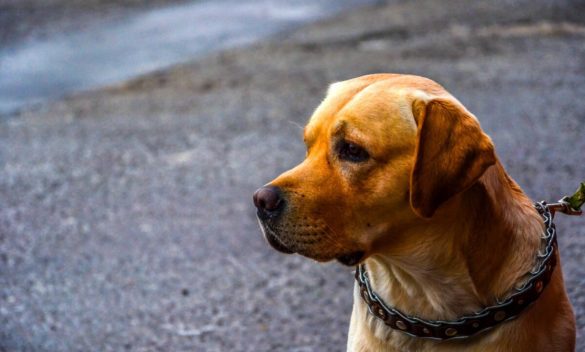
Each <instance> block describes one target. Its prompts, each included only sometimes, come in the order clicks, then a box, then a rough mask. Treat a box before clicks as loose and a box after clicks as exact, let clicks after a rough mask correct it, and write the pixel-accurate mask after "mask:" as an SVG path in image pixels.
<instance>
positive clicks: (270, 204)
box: [254, 186, 284, 217]
mask: <svg viewBox="0 0 585 352" xmlns="http://www.w3.org/2000/svg"><path fill="white" fill-rule="evenodd" d="M254 205H255V206H256V208H258V215H260V217H273V216H277V215H278V214H280V212H281V210H282V208H283V207H284V199H283V198H282V195H281V192H280V188H278V187H275V186H264V187H261V188H258V189H257V190H256V192H254Z"/></svg>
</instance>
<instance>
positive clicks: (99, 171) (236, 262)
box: [0, 0, 585, 351]
mask: <svg viewBox="0 0 585 352" xmlns="http://www.w3.org/2000/svg"><path fill="white" fill-rule="evenodd" d="M583 10H584V6H583V3H582V2H570V1H566V2H555V3H554V4H551V3H549V2H547V1H502V2H497V3H496V2H491V1H490V2H467V1H450V2H448V3H447V2H436V1H431V0H427V1H424V0H416V1H408V2H392V3H388V4H386V5H382V6H377V7H372V8H366V9H361V10H359V11H353V12H351V13H347V14H344V15H342V16H339V17H337V18H336V19H332V20H327V21H325V22H321V23H318V24H315V25H311V26H308V27H305V28H303V29H301V30H298V31H296V32H293V33H288V34H286V35H282V36H280V37H279V38H277V39H276V40H274V41H273V42H270V43H264V44H261V45H257V46H254V47H251V48H246V49H240V50H232V51H227V52H223V53H220V54H216V55H211V56H209V57H207V58H205V59H203V60H199V61H197V62H193V63H189V64H185V65H182V66H178V67H175V68H173V69H170V70H167V71H164V72H158V73H156V74H152V75H149V76H146V77H144V78H140V79H137V80H133V81H131V82H127V83H124V84H121V85H119V86H117V87H111V88H109V89H104V90H99V91H93V92H88V93H84V94H79V95H77V96H74V97H70V98H68V99H64V100H62V101H59V102H56V103H53V104H49V105H44V106H41V107H38V108H36V109H34V110H28V111H25V112H22V113H20V114H17V115H12V116H4V117H0V351H123V350H128V351H342V350H344V345H345V338H346V332H347V325H348V321H349V313H350V308H351V287H352V285H353V278H352V273H351V270H349V269H348V268H344V267H341V266H340V265H337V264H335V263H331V264H325V265H323V264H316V263H314V262H312V261H310V260H308V259H305V258H301V257H299V256H295V255H293V256H285V255H282V254H279V253H276V252H275V251H274V250H272V249H270V248H269V247H268V245H267V244H265V243H264V240H263V239H262V237H261V235H260V232H259V230H258V227H257V224H256V220H255V216H254V209H253V206H252V203H251V194H252V192H253V191H254V189H255V188H256V187H258V186H260V185H262V184H263V183H265V182H267V181H269V180H270V179H271V178H272V177H274V176H275V175H277V174H278V173H280V172H282V171H284V170H286V169H288V168H289V167H291V166H293V165H295V164H296V163H297V162H299V161H300V160H301V159H302V157H303V155H304V147H303V145H302V139H301V129H300V127H299V126H300V125H302V124H304V122H305V121H306V119H307V118H308V116H309V115H310V114H311V112H312V110H313V109H314V108H315V106H316V105H317V104H318V103H319V101H320V100H321V99H322V97H323V94H324V92H325V90H326V86H327V84H328V83H329V82H332V81H337V80H341V79H346V78H350V77H354V76H358V75H362V74H367V73H373V72H408V73H415V74H420V75H423V76H427V77H430V78H433V79H435V80H437V81H438V82H440V83H441V84H443V85H444V86H445V87H446V88H447V89H448V90H450V91H451V92H452V93H453V94H454V95H455V96H456V97H458V98H459V99H460V100H461V101H462V102H463V103H464V104H465V105H466V106H467V107H468V108H469V109H470V110H471V111H472V112H474V113H475V114H476V115H477V116H478V117H479V119H480V121H481V123H482V126H483V127H484V129H485V130H486V131H487V132H488V133H489V134H490V135H491V137H492V138H493V140H494V142H495V144H496V148H497V151H498V153H499V156H500V158H501V160H502V162H503V164H504V165H505V166H506V168H507V170H508V171H509V173H510V174H511V175H512V177H514V178H515V179H516V180H517V181H518V183H519V184H520V185H521V186H522V187H523V188H524V190H525V191H526V192H527V193H528V194H529V195H530V196H531V197H533V198H534V199H538V200H539V199H547V200H556V199H557V198H558V197H559V196H561V195H564V194H567V193H570V192H572V191H573V190H574V189H575V188H576V186H577V183H578V182H579V181H582V180H583V179H585V163H584V161H585V158H584V156H583V155H584V152H583V151H584V150H585V138H583V136H584V134H583V133H584V130H585V129H584V127H583V126H584V125H585V99H583V96H585V74H584V73H585V20H584V19H583V18H582V16H581V15H579V14H580V13H581V14H582V13H583ZM584 224H585V219H584V218H568V217H563V216H559V217H558V218H557V228H558V230H559V241H560V247H561V258H562V265H563V269H564V274H565V278H566V285H567V289H568V291H569V293H570V296H571V300H572V302H573V305H574V307H575V311H576V313H577V315H578V326H579V338H578V348H577V350H578V351H580V350H585V292H584V290H583V287H584V286H585V259H584V253H585V226H584Z"/></svg>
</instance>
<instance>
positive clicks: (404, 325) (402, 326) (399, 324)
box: [396, 320, 406, 330]
mask: <svg viewBox="0 0 585 352" xmlns="http://www.w3.org/2000/svg"><path fill="white" fill-rule="evenodd" d="M396 326H397V327H398V328H399V329H400V330H406V324H405V323H404V322H403V321H402V320H397V321H396Z"/></svg>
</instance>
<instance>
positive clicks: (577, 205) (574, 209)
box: [548, 182, 585, 216]
mask: <svg viewBox="0 0 585 352" xmlns="http://www.w3.org/2000/svg"><path fill="white" fill-rule="evenodd" d="M583 204H585V182H581V184H580V185H579V188H577V191H575V193H574V194H573V195H572V196H570V197H569V196H565V197H563V198H561V199H560V200H559V201H558V202H557V203H551V204H548V208H549V209H550V211H551V213H552V214H553V216H554V215H555V212H557V211H560V212H561V213H564V214H567V215H581V214H583V211H582V210H581V207H582V206H583Z"/></svg>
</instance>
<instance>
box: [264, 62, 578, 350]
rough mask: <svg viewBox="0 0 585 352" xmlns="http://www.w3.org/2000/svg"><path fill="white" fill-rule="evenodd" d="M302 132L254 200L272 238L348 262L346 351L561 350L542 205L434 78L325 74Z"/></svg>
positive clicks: (280, 245)
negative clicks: (289, 163)
mask: <svg viewBox="0 0 585 352" xmlns="http://www.w3.org/2000/svg"><path fill="white" fill-rule="evenodd" d="M304 140H305V143H306V145H307V156H306V159H305V160H304V161H303V162H302V163H301V164H300V165H298V166H296V167H295V168H293V169H292V170H289V171H287V172H285V173H283V174H282V175H280V176H279V177H278V178H276V179H275V180H274V181H272V182H270V183H269V184H268V185H266V186H264V187H262V188H260V189H259V190H257V191H256V193H255V194H254V203H255V205H256V207H257V208H258V213H257V214H258V218H259V221H260V224H261V228H262V230H263V232H264V235H265V237H266V239H267V241H268V242H269V243H270V244H271V245H272V246H273V247H274V248H275V249H277V250H279V251H281V252H285V253H299V254H301V255H304V256H307V257H309V258H313V259H315V260H318V261H329V260H333V259H336V260H338V261H339V262H341V263H343V264H345V265H351V266H353V265H357V274H356V278H357V283H356V286H355V290H354V306H353V313H352V317H351V323H350V327H349V338H348V345H347V349H348V351H530V352H534V351H573V350H574V348H575V318H574V314H573V311H572V308H571V305H570V303H569V299H568V297H567V294H566V292H565V288H564V283H563V277H562V272H561V267H560V265H559V264H558V250H557V248H556V241H555V240H554V236H553V235H554V228H553V226H554V225H550V222H548V220H547V221H544V220H543V219H546V218H547V217H549V218H550V214H548V213H547V210H546V207H541V208H539V209H536V208H535V206H534V205H533V204H532V202H531V201H530V199H528V197H527V196H526V195H525V194H524V193H523V192H522V190H521V189H520V187H518V185H517V184H516V183H515V182H514V181H513V180H512V179H511V178H510V176H508V174H507V173H506V172H505V170H504V168H503V167H502V165H501V164H500V162H499V161H498V159H497V157H496V155H495V152H494V147H493V144H492V141H491V140H490V138H489V137H488V136H487V135H486V134H485V133H484V132H483V131H482V130H481V128H480V125H479V123H478V121H477V119H476V118H475V117H474V116H473V115H472V114H471V113H470V112H469V111H467V109H466V108H465V107H464V106H463V105H462V104H461V103H460V102H459V101H457V99H455V98H454V97H453V96H451V95H450V94H449V93H448V92H447V91H446V90H445V89H444V88H443V87H441V86H440V85H439V84H437V83H435V82H433V81H431V80H429V79H425V78H422V77H417V76H410V75H395V74H377V75H368V76H364V77H359V78H355V79H351V80H348V81H344V82H339V83H335V84H333V85H331V87H330V88H329V91H328V93H327V97H326V98H325V100H324V101H323V102H322V103H321V105H320V106H319V107H318V108H317V110H316V111H315V112H314V114H313V116H312V117H311V119H310V121H309V123H308V124H307V126H306V128H305V131H304ZM539 211H540V214H539ZM551 234H552V235H551Z"/></svg>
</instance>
